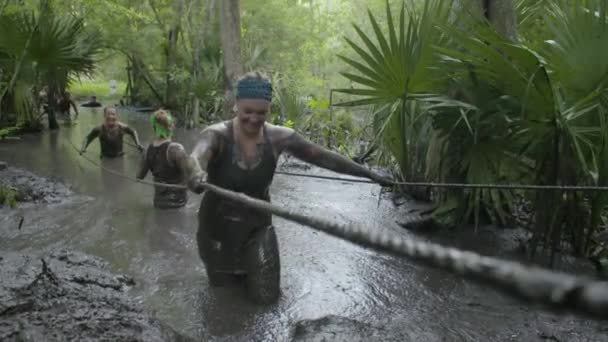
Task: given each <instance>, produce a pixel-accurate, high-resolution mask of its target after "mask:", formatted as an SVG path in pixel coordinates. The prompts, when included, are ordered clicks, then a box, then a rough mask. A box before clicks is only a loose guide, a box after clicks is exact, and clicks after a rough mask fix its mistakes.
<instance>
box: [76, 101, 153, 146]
mask: <svg viewBox="0 0 608 342" xmlns="http://www.w3.org/2000/svg"><path fill="white" fill-rule="evenodd" d="M103 118H104V121H103V124H101V125H99V126H97V127H95V128H93V129H92V130H91V131H90V132H89V134H88V135H87V136H86V138H85V140H84V142H83V143H82V149H81V150H80V154H83V153H84V152H86V150H87V147H88V146H89V144H90V143H91V142H92V141H93V140H94V139H95V138H99V145H100V146H101V157H102V158H104V157H105V158H116V157H120V156H122V155H123V154H124V152H123V136H124V135H125V134H128V135H129V136H131V138H132V139H133V141H134V142H135V145H136V146H137V149H138V150H139V151H140V152H141V151H143V149H144V148H143V146H142V145H141V144H140V143H139V137H138V136H137V132H136V131H135V130H134V129H132V128H131V127H129V126H127V124H125V123H122V122H120V121H118V111H117V110H116V108H114V107H105V108H104V109H103Z"/></svg>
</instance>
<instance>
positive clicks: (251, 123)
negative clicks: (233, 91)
mask: <svg viewBox="0 0 608 342" xmlns="http://www.w3.org/2000/svg"><path fill="white" fill-rule="evenodd" d="M236 106H237V112H236V116H237V119H238V120H239V124H240V127H241V128H242V129H243V131H244V133H247V134H251V135H254V134H256V133H259V132H260V130H261V129H262V127H263V126H264V122H266V117H267V116H268V113H269V112H270V102H269V101H266V100H263V99H239V100H237V102H236Z"/></svg>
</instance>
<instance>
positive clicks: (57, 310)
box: [0, 250, 190, 341]
mask: <svg viewBox="0 0 608 342" xmlns="http://www.w3.org/2000/svg"><path fill="white" fill-rule="evenodd" d="M0 274H2V277H1V278H0V340H1V341H76V340H82V339H86V340H106V341H127V340H128V341H190V340H189V339H187V338H185V337H183V336H181V335H179V334H177V333H176V332H175V331H173V330H172V329H170V328H168V327H166V326H164V325H163V324H161V323H160V322H159V321H158V320H156V319H155V318H152V317H151V316H150V315H148V314H147V313H146V312H145V311H144V309H143V307H142V305H141V304H140V303H138V302H136V301H134V300H133V299H131V298H130V296H129V294H128V293H127V292H126V290H127V289H128V288H129V287H131V286H133V285H135V281H134V280H133V279H132V278H130V277H128V276H124V275H114V274H112V273H110V272H109V271H108V265H107V263H105V262H104V261H102V260H101V259H98V258H95V257H91V256H88V255H85V254H82V253H76V252H68V251H65V250H62V251H57V252H52V253H49V254H42V255H29V254H22V253H5V254H3V255H2V257H0Z"/></svg>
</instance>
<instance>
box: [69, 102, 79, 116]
mask: <svg viewBox="0 0 608 342" xmlns="http://www.w3.org/2000/svg"><path fill="white" fill-rule="evenodd" d="M70 104H71V105H72V108H74V113H76V116H78V107H76V104H75V103H74V101H70Z"/></svg>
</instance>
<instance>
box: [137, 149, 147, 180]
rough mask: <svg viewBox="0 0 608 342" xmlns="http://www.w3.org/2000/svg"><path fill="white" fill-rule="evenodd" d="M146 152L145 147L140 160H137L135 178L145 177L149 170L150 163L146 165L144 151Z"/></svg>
mask: <svg viewBox="0 0 608 342" xmlns="http://www.w3.org/2000/svg"><path fill="white" fill-rule="evenodd" d="M146 152H148V150H147V149H146V150H145V151H144V153H142V155H141V160H140V161H139V166H138V167H137V174H136V175H135V178H137V179H144V178H146V175H147V174H148V171H150V165H148V158H147V156H148V153H146Z"/></svg>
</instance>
